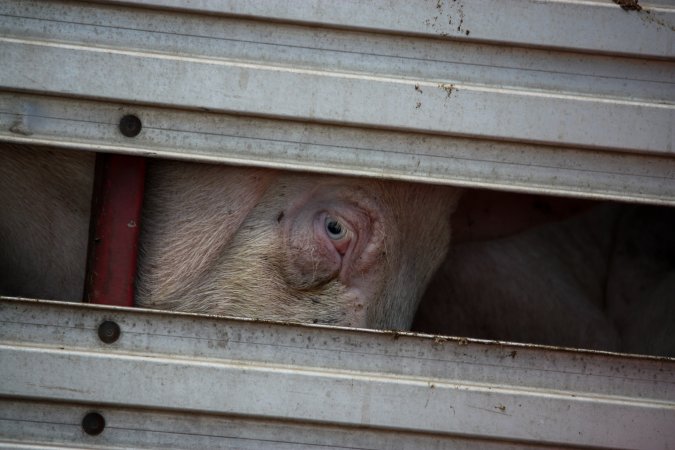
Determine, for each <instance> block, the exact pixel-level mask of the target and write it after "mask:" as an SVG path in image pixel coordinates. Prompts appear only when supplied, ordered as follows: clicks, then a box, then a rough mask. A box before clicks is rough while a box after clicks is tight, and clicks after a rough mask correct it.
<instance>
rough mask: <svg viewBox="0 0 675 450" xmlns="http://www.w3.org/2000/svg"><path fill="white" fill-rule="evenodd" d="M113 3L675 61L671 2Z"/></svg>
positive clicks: (316, 0) (118, 0) (237, 0)
mask: <svg viewBox="0 0 675 450" xmlns="http://www.w3.org/2000/svg"><path fill="white" fill-rule="evenodd" d="M107 3H120V4H125V5H142V6H151V7H161V8H174V9H177V10H192V11H195V10H196V11H200V12H206V13H212V14H213V13H215V14H230V15H237V16H244V17H252V18H263V19H266V18H268V17H275V18H277V20H287V21H292V22H301V23H308V24H312V25H319V26H330V27H341V28H361V29H366V30H374V31H379V32H388V33H389V32H394V33H402V34H408V33H410V34H420V35H426V36H432V37H440V38H448V37H452V38H461V39H465V40H478V41H493V42H503V43H507V44H513V45H526V46H544V47H553V48H563V49H572V50H581V51H588V52H596V53H604V52H608V53H624V54H637V55H641V56H653V57H662V58H672V57H673V56H675V48H674V47H673V40H672V39H673V35H672V31H673V27H674V26H675V8H674V6H675V5H673V2H672V1H669V0H662V1H654V2H647V1H645V2H642V1H641V2H640V4H641V5H642V10H641V11H640V12H637V11H634V12H630V13H628V12H626V11H624V10H622V8H621V7H620V6H619V5H618V4H617V3H615V2H612V1H611V0H590V1H588V0H587V1H583V2H580V1H574V0H570V1H566V0H471V1H462V0H460V1H456V0H428V1H418V2H410V1H406V0H393V1H392V0H375V1H369V2H367V3H365V4H364V3H363V2H360V1H358V0H346V1H341V2H339V3H336V2H332V1H330V0H310V1H303V2H301V3H300V4H297V5H294V6H293V8H289V7H288V4H287V2H285V1H283V0H272V1H265V2H249V1H242V0H225V1H223V0H202V1H200V2H198V3H197V4H195V3H191V4H190V6H189V7H186V4H185V2H182V1H180V0H131V1H130V0H107ZM523 24H527V26H523Z"/></svg>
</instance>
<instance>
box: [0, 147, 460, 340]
mask: <svg viewBox="0 0 675 450" xmlns="http://www.w3.org/2000/svg"><path fill="white" fill-rule="evenodd" d="M93 166H94V155H93V154H91V153H87V152H73V151H65V150H58V149H54V148H32V147H27V146H17V145H11V144H2V145H1V146H0V211H2V213H1V214H0V255H1V256H0V294H3V295H13V296H27V297H38V298H50V299H58V300H71V301H73V300H80V299H81V298H82V287H83V285H84V272H85V265H86V249H87V235H88V224H89V212H90V201H91V189H92V183H93V172H94V170H93ZM459 192H460V191H459V189H457V188H452V187H446V186H435V185H424V184H418V183H406V182H397V181H385V180H379V179H372V178H353V177H342V176H329V175H321V174H307V173H294V172H287V171H280V170H272V169H264V168H250V167H230V166H225V165H208V164H200V163H193V162H180V161H169V160H159V159H156V160H149V161H148V174H147V179H146V193H145V200H144V207H143V214H142V221H141V229H142V231H141V235H140V243H139V247H140V250H139V259H138V274H137V279H136V296H135V300H136V304H137V306H141V307H147V308H155V309H169V310H175V311H186V312H199V313H209V314H220V315H228V316H241V317H253V318H259V319H270V320H283V321H293V322H310V323H319V324H331V325H344V326H352V327H364V328H385V329H408V328H409V327H410V325H411V322H412V319H413V316H414V313H415V310H416V309H417V305H418V303H419V300H420V298H421V296H422V293H423V292H424V290H425V287H426V285H427V283H428V281H429V280H430V278H431V276H432V275H433V273H434V272H435V270H436V268H437V267H438V266H439V265H440V264H441V262H442V261H443V259H444V257H445V254H446V252H447V248H448V244H449V239H450V229H449V227H450V220H449V218H450V214H451V212H452V211H453V209H454V206H455V204H456V202H457V198H458V195H459Z"/></svg>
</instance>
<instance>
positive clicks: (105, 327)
mask: <svg viewBox="0 0 675 450" xmlns="http://www.w3.org/2000/svg"><path fill="white" fill-rule="evenodd" d="M98 337H99V338H100V339H101V340H102V341H103V342H105V343H106V344H112V343H113V342H115V341H116V340H117V339H119V337H120V326H119V325H117V324H116V323H115V322H113V321H111V320H106V321H105V322H103V323H102V324H101V325H99V326H98Z"/></svg>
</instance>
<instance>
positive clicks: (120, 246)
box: [84, 153, 145, 306]
mask: <svg viewBox="0 0 675 450" xmlns="http://www.w3.org/2000/svg"><path fill="white" fill-rule="evenodd" d="M144 186H145V158H142V157H137V156H126V155H111V154H102V153H101V154H98V155H97V156H96V175H95V177H94V192H93V195H92V211H91V224H90V230H89V254H88V260H87V277H86V286H85V291H84V292H85V294H84V297H85V298H84V301H85V302H89V303H100V304H105V305H118V306H133V305H134V280H135V277H136V261H137V257H138V236H139V233H140V218H141V208H142V206H143V190H144Z"/></svg>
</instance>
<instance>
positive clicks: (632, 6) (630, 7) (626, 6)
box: [614, 0, 642, 11]
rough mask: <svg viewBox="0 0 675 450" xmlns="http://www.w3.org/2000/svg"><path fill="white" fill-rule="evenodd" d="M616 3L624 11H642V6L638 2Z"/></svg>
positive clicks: (625, 1)
mask: <svg viewBox="0 0 675 450" xmlns="http://www.w3.org/2000/svg"><path fill="white" fill-rule="evenodd" d="M614 3H616V4H617V5H619V6H620V7H621V9H623V10H624V11H642V6H640V5H639V4H638V0H614Z"/></svg>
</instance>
